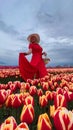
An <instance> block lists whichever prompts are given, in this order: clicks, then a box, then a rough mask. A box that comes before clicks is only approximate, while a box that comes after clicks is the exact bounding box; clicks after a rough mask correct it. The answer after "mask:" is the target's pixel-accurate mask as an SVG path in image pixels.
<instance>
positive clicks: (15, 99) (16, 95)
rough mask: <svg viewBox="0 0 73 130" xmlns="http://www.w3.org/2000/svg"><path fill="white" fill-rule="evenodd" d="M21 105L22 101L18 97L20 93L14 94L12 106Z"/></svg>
mask: <svg viewBox="0 0 73 130" xmlns="http://www.w3.org/2000/svg"><path fill="white" fill-rule="evenodd" d="M21 105H22V101H21V99H20V94H15V95H14V97H13V100H12V107H14V108H18V107H20V106H21Z"/></svg>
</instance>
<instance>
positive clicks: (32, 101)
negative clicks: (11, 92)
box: [24, 96, 34, 106]
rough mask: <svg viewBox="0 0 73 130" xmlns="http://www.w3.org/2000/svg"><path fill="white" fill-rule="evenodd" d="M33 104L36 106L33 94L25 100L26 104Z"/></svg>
mask: <svg viewBox="0 0 73 130" xmlns="http://www.w3.org/2000/svg"><path fill="white" fill-rule="evenodd" d="M28 104H32V105H33V106H34V98H33V97H32V96H28V97H26V98H25V100H24V105H28Z"/></svg>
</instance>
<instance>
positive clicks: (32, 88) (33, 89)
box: [29, 86, 37, 96]
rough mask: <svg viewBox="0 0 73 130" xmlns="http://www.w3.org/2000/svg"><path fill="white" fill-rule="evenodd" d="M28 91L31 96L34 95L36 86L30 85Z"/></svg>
mask: <svg viewBox="0 0 73 130" xmlns="http://www.w3.org/2000/svg"><path fill="white" fill-rule="evenodd" d="M29 93H30V95H32V96H34V95H36V94H37V88H36V86H31V87H30V88H29Z"/></svg>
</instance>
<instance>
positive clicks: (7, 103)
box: [5, 94, 14, 107]
mask: <svg viewBox="0 0 73 130" xmlns="http://www.w3.org/2000/svg"><path fill="white" fill-rule="evenodd" d="M13 98H14V94H11V95H9V96H8V97H7V100H6V102H5V104H6V107H12V101H13Z"/></svg>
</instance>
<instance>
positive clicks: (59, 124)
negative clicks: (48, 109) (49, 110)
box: [53, 107, 73, 130]
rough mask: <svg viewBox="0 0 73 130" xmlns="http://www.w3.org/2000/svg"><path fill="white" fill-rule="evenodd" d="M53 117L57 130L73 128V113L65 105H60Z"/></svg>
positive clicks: (71, 129)
mask: <svg viewBox="0 0 73 130" xmlns="http://www.w3.org/2000/svg"><path fill="white" fill-rule="evenodd" d="M53 119H54V125H55V128H56V130H73V113H72V112H71V111H68V110H67V109H66V108H65V107H58V109H56V111H55V112H54V115H53Z"/></svg>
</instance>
